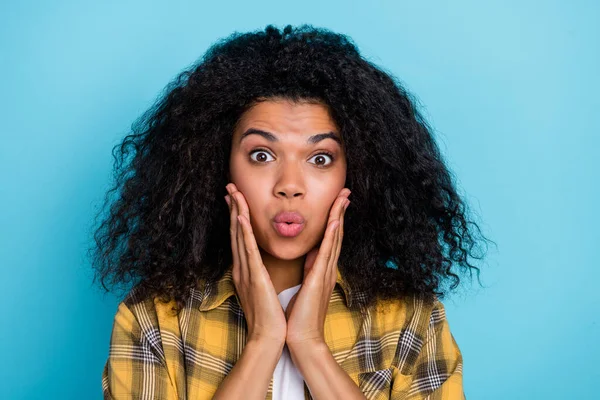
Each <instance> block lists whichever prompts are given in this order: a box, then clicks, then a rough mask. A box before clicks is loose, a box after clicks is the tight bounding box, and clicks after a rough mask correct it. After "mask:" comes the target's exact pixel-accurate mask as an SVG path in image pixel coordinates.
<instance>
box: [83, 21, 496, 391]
mask: <svg viewBox="0 0 600 400" xmlns="http://www.w3.org/2000/svg"><path fill="white" fill-rule="evenodd" d="M133 128H134V132H133V133H132V134H131V135H129V136H127V137H126V138H125V139H124V141H123V143H122V144H121V145H120V147H118V148H116V150H117V151H118V157H117V158H116V166H115V167H116V171H117V180H116V184H115V187H114V189H113V190H111V191H110V192H109V194H116V198H114V199H111V198H110V197H107V199H106V205H110V213H109V215H108V216H107V217H106V219H105V220H104V221H103V222H102V224H101V225H100V226H99V227H98V230H97V232H96V236H95V238H96V253H95V258H94V261H95V266H96V269H97V278H99V279H100V281H101V282H102V285H103V287H104V288H105V289H107V290H109V288H108V286H116V285H118V284H129V283H134V286H133V289H131V290H130V291H129V293H128V294H127V296H126V297H125V299H124V300H123V301H122V302H121V303H120V304H119V307H118V310H117V313H116V315H115V320H114V325H113V332H112V336H111V342H110V354H109V356H108V360H107V362H106V365H105V368H104V371H103V376H102V378H103V379H102V383H103V391H104V396H105V398H114V399H124V398H136V399H138V398H144V399H145V398H148V399H151V398H152V399H154V398H160V399H210V398H215V399H233V398H244V399H258V398H261V399H262V398H265V397H266V398H268V399H271V398H276V399H284V398H285V399H296V398H317V399H318V398H323V399H330V398H343V399H352V398H357V399H358V398H373V399H375V398H377V399H388V398H389V399H404V398H411V399H425V398H428V399H455V398H463V397H464V395H463V388H462V355H461V352H460V350H459V348H458V346H457V344H456V342H455V340H454V338H453V336H452V334H451V333H450V330H449V325H448V322H447V320H446V319H445V313H444V307H443V305H442V303H441V302H440V299H441V298H443V296H444V294H445V290H444V288H443V285H444V283H445V282H447V281H448V280H450V281H452V285H451V287H450V289H454V288H456V287H457V286H458V284H459V282H460V279H459V275H458V272H459V271H457V269H456V268H460V269H461V270H462V271H469V272H471V271H472V269H476V270H477V272H479V270H478V268H477V267H475V266H473V265H471V264H470V263H469V262H468V259H467V258H468V256H469V255H470V256H471V257H473V255H472V252H473V251H472V249H473V248H474V246H475V245H476V244H477V243H478V242H477V240H476V238H475V235H474V232H473V231H472V230H471V228H470V227H469V225H472V226H473V227H476V228H478V227H477V225H476V224H475V223H473V222H470V221H469V220H468V219H467V213H466V205H465V203H464V201H463V200H462V199H461V198H460V197H459V196H458V194H457V193H456V190H455V187H454V184H453V182H452V178H451V175H450V173H449V171H448V169H447V168H446V166H445V164H444V162H443V160H442V157H441V155H440V153H439V151H438V149H437V146H436V144H435V142H434V140H433V138H432V135H431V132H430V129H429V128H428V126H427V124H426V123H425V121H423V119H422V118H421V116H420V115H419V113H418V111H417V110H416V109H415V106H414V104H413V102H412V101H411V100H410V97H409V95H408V94H407V93H406V91H405V90H404V89H403V88H402V87H401V86H400V85H399V84H398V83H397V82H396V81H395V80H394V79H393V78H392V77H391V76H390V75H389V74H387V73H385V72H383V71H382V70H381V69H379V68H378V67H376V66H375V65H373V64H372V63H370V62H368V61H366V60H364V59H363V58H362V57H361V55H360V54H359V52H358V50H357V48H356V46H355V45H354V44H353V43H352V41H351V40H350V38H348V37H347V36H344V35H340V34H336V33H333V32H331V31H328V30H325V29H315V28H313V27H311V26H307V25H304V26H301V27H297V28H292V27H291V26H287V27H286V28H285V29H284V30H283V31H279V30H278V29H276V28H275V27H273V26H268V27H267V28H266V29H265V30H264V31H258V32H251V33H245V34H239V33H236V34H233V35H231V36H230V37H229V38H227V39H226V40H222V41H220V42H218V43H216V44H215V45H213V46H212V47H211V48H210V49H209V50H208V52H207V53H206V54H205V56H204V57H203V58H202V60H201V61H200V62H199V63H198V64H196V65H195V66H193V67H192V68H190V69H189V70H187V71H184V72H183V73H181V74H180V75H179V76H178V78H177V79H176V80H175V81H174V82H173V83H172V84H171V85H170V86H169V87H168V88H167V91H166V94H165V95H164V96H163V97H162V98H161V99H160V101H159V102H157V104H156V105H155V106H154V107H153V108H151V109H150V110H149V111H148V112H147V113H146V114H145V115H144V116H143V117H142V118H141V119H140V120H139V121H138V123H137V124H136V125H134V127H133ZM130 155H131V157H130ZM222 196H224V198H223V197H222ZM483 239H485V238H483ZM107 285H108V286H107Z"/></svg>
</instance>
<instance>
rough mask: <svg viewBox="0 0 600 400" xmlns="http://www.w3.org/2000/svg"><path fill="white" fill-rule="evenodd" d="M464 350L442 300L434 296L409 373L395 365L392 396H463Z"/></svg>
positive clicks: (416, 399) (434, 399)
mask: <svg viewBox="0 0 600 400" xmlns="http://www.w3.org/2000/svg"><path fill="white" fill-rule="evenodd" d="M462 369H463V359H462V354H461V352H460V350H459V348H458V345H457V344H456V341H455V340H454V337H453V336H452V333H451V332H450V326H449V324H448V320H447V319H446V313H445V309H444V306H443V304H442V303H441V302H440V301H439V300H437V299H436V300H435V303H434V305H433V309H432V312H431V316H430V319H429V325H428V328H427V333H426V335H425V340H424V344H423V346H422V347H421V349H420V351H419V354H418V355H417V357H416V361H415V363H414V366H413V368H412V373H410V375H402V374H401V373H400V372H399V370H398V369H397V368H394V374H393V380H392V391H391V399H392V400H401V399H402V400H408V399H410V400H455V399H456V400H464V399H465V395H464V391H463V379H462Z"/></svg>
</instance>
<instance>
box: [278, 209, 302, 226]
mask: <svg viewBox="0 0 600 400" xmlns="http://www.w3.org/2000/svg"><path fill="white" fill-rule="evenodd" d="M273 221H275V222H276V223H280V222H291V223H294V224H303V223H304V218H303V217H302V215H301V214H300V213H299V212H297V211H281V212H280V213H278V214H277V215H275V218H273Z"/></svg>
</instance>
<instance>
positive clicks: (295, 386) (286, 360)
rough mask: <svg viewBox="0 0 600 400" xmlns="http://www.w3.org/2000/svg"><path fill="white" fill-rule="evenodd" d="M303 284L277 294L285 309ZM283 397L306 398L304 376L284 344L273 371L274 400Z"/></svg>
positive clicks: (290, 398)
mask: <svg viewBox="0 0 600 400" xmlns="http://www.w3.org/2000/svg"><path fill="white" fill-rule="evenodd" d="M301 286H302V284H299V285H297V286H293V287H291V288H287V289H285V290H282V291H281V293H279V294H278V295H277V297H279V302H280V303H281V306H282V307H283V310H284V311H285V310H286V309H287V305H288V303H289V302H290V300H291V298H292V297H294V295H295V294H296V293H297V292H298V290H300V287H301ZM309 390H310V389H309ZM311 394H312V393H311ZM283 399H285V400H304V377H303V376H302V374H301V373H300V371H298V369H297V368H296V366H295V365H294V363H293V362H292V359H291V357H290V352H289V350H288V348H287V345H284V346H283V352H282V353H281V357H280V358H279V361H278V362H277V366H276V367H275V371H273V400H283Z"/></svg>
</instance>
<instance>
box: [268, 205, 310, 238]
mask: <svg viewBox="0 0 600 400" xmlns="http://www.w3.org/2000/svg"><path fill="white" fill-rule="evenodd" d="M273 227H274V228H275V230H276V231H277V233H278V234H279V235H280V236H283V237H295V236H298V235H299V234H300V233H301V232H302V231H303V230H304V217H302V215H301V214H300V213H298V212H296V211H282V212H280V213H278V214H277V215H275V218H273Z"/></svg>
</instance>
